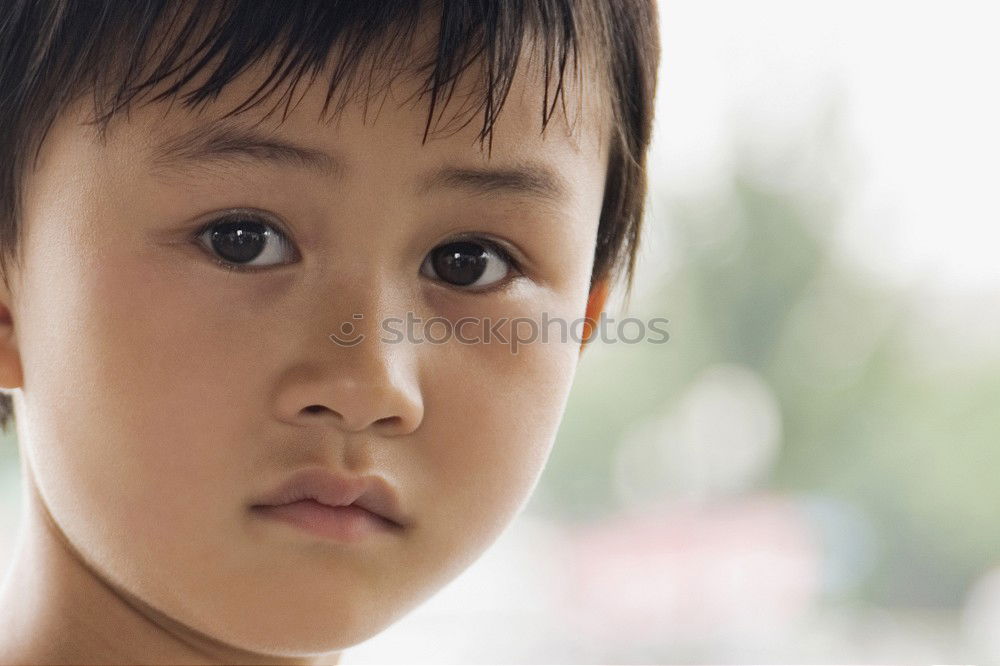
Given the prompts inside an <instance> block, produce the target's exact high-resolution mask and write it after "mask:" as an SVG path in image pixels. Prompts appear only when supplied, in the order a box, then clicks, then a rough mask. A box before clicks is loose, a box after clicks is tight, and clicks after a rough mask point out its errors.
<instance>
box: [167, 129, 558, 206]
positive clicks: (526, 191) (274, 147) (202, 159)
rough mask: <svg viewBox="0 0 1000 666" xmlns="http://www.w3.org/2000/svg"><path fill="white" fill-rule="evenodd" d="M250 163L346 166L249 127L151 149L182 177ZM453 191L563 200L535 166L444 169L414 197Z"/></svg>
mask: <svg viewBox="0 0 1000 666" xmlns="http://www.w3.org/2000/svg"><path fill="white" fill-rule="evenodd" d="M243 160H250V161H252V162H257V163H260V164H264V165H267V166H272V167H292V168H296V169H304V170H308V171H312V172H314V173H316V174H318V175H320V176H323V177H326V178H331V179H333V180H341V179H343V178H344V176H345V175H346V173H347V170H348V167H347V164H346V162H345V161H344V160H343V159H342V158H341V157H339V156H337V155H335V154H331V153H329V152H326V151H323V150H318V149H316V148H310V147H307V146H302V145H299V144H296V143H294V142H292V141H288V140H286V139H283V138H281V137H278V136H275V135H271V134H268V133H266V132H259V131H257V130H254V129H253V128H249V127H242V126H237V125H229V124H225V123H209V124H207V125H202V126H199V127H196V128H194V129H192V130H189V131H187V132H184V133H183V134H181V135H179V136H177V137H174V138H171V139H169V140H167V141H166V142H164V143H162V144H159V145H158V146H156V147H155V148H154V150H153V157H152V162H153V166H154V170H156V171H160V172H181V173H183V172H184V171H185V169H186V168H188V167H191V166H195V165H199V164H202V165H211V164H213V163H215V164H219V163H235V162H240V161H243ZM441 189H452V190H459V191H465V192H468V193H470V194H474V195H486V194H513V195H520V196H525V197H528V198H533V199H539V200H542V201H546V202H550V203H551V202H561V201H565V200H566V199H567V197H568V193H569V188H568V186H567V184H566V182H565V180H564V179H563V178H562V177H560V176H559V175H558V174H557V173H556V171H555V170H554V169H552V168H551V167H549V166H548V165H546V164H543V163H540V162H534V161H529V162H521V163H518V164H515V165H512V166H505V167H466V166H451V165H445V166H441V167H438V168H437V169H434V170H432V171H431V172H429V173H427V174H424V175H423V176H421V177H419V178H418V179H417V181H416V183H415V191H416V192H417V193H418V194H426V193H428V192H431V191H433V190H441Z"/></svg>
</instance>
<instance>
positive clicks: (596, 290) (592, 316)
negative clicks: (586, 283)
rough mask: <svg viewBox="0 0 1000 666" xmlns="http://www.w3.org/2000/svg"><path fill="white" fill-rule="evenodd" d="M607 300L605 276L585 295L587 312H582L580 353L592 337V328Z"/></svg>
mask: <svg viewBox="0 0 1000 666" xmlns="http://www.w3.org/2000/svg"><path fill="white" fill-rule="evenodd" d="M607 300H608V280H607V278H603V279H601V280H598V281H597V282H595V283H594V286H593V287H591V289H590V296H588V297H587V312H586V313H585V314H584V317H585V318H586V320H585V322H584V325H583V342H581V343H580V354H581V355H582V354H583V350H584V349H585V348H586V346H587V343H588V342H590V341H591V340H592V339H593V336H594V330H595V328H596V327H597V325H598V322H599V321H600V318H601V313H602V312H603V311H604V304H605V302H607Z"/></svg>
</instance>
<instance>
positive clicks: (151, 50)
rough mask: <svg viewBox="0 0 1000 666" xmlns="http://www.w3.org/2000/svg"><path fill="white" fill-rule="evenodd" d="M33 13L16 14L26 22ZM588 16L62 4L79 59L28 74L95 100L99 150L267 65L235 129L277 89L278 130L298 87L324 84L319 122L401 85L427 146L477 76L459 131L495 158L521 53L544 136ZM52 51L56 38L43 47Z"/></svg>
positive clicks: (421, 5) (471, 5) (233, 1)
mask: <svg viewBox="0 0 1000 666" xmlns="http://www.w3.org/2000/svg"><path fill="white" fill-rule="evenodd" d="M30 4H34V3H22V9H24V8H25V7H26V6H27V5H30ZM581 6H582V5H581V3H574V2H573V0H541V1H539V0H532V1H526V0H478V1H476V0H438V1H435V2H426V1H425V2H420V0H398V1H383V0H379V1H359V0H297V1H270V0H229V1H226V2H211V3H187V2H176V0H173V1H172V0H133V1H132V2H107V1H105V2H71V1H69V0H67V1H64V2H56V3H53V4H52V5H51V7H54V9H53V11H55V12H58V13H59V16H57V17H50V19H51V18H55V20H53V21H51V23H50V25H53V26H54V27H55V30H61V31H65V32H64V36H60V37H58V38H59V39H63V40H65V37H66V36H70V37H71V38H72V39H74V40H77V41H78V43H77V44H76V48H74V49H72V50H73V51H74V52H75V53H76V54H77V57H76V58H74V59H73V62H64V63H57V62H56V63H54V62H52V60H51V58H49V57H47V55H48V54H47V50H48V44H45V43H42V44H40V45H39V47H38V52H37V53H36V57H35V59H34V60H33V65H34V66H35V67H55V68H56V69H57V70H61V71H60V73H61V74H62V76H56V77H54V78H56V79H62V81H63V82H64V84H65V85H63V86H61V87H60V88H61V90H63V91H66V94H67V95H68V96H71V97H75V96H79V95H82V94H84V93H86V92H88V91H92V92H93V94H94V116H93V121H92V123H91V124H94V125H96V126H97V131H98V134H99V136H100V137H102V138H103V137H104V134H105V132H106V131H107V127H108V124H109V123H110V121H111V120H112V118H113V117H114V116H115V115H117V114H118V113H120V112H121V111H122V110H123V109H127V108H128V106H129V105H130V104H132V103H133V102H134V101H135V100H136V99H137V98H138V97H140V96H141V95H144V94H147V93H154V92H155V94H154V95H153V96H152V98H151V99H150V100H149V101H150V102H157V101H161V100H166V99H169V98H174V97H178V98H179V99H180V101H181V103H182V104H183V106H184V107H186V108H189V109H196V108H197V107H198V106H199V105H203V104H205V103H206V102H209V101H212V100H213V99H215V98H216V97H217V96H218V95H219V93H220V92H221V90H222V89H223V88H224V87H225V86H226V85H227V84H228V83H230V82H231V81H232V80H233V79H234V78H236V77H237V76H238V75H239V74H241V73H242V72H244V71H245V70H247V69H249V68H251V67H252V66H254V65H257V64H258V63H262V62H263V63H267V64H269V65H270V68H269V69H268V70H266V71H267V73H266V76H265V79H264V83H262V84H261V85H260V87H258V88H257V89H256V90H255V91H254V92H253V93H252V94H251V95H250V96H249V97H248V98H247V99H246V100H244V101H243V102H241V103H240V104H238V105H237V106H236V107H235V108H233V109H232V110H231V111H229V112H228V113H227V114H226V116H227V117H228V116H230V115H235V114H238V113H241V112H243V111H246V110H248V109H251V108H253V107H255V106H257V105H259V104H261V103H262V102H264V101H265V100H267V99H270V98H271V97H272V96H273V95H274V94H275V93H276V92H278V90H279V89H280V88H282V87H283V88H284V91H283V92H282V93H281V94H280V95H278V97H277V101H276V102H275V104H274V106H273V107H272V108H271V109H270V110H269V111H268V112H267V115H270V114H272V113H274V112H276V111H277V110H278V109H279V108H281V107H282V106H283V107H284V112H283V117H284V115H287V113H288V108H289V105H290V104H291V103H292V98H293V96H294V91H295V88H296V86H297V85H298V84H299V83H300V81H301V80H302V79H303V78H308V79H309V83H310V84H311V83H312V81H313V80H314V79H315V78H316V77H317V75H318V74H319V73H320V72H321V71H323V70H324V69H328V70H329V81H328V84H327V94H326V99H325V102H324V105H323V113H324V114H325V113H326V112H327V110H328V109H329V107H330V105H331V102H332V101H333V98H334V96H335V95H337V94H339V97H338V101H337V104H336V105H335V106H334V111H335V113H337V112H339V111H340V110H342V109H343V107H344V106H345V105H346V104H347V103H348V102H349V101H350V100H351V99H352V98H353V97H354V96H356V94H357V93H359V92H363V93H364V102H365V105H366V107H367V103H368V100H369V98H370V97H371V95H372V91H373V89H377V88H378V84H379V83H381V84H383V85H388V84H391V82H392V80H393V79H394V78H395V77H396V76H398V75H400V74H402V73H406V74H407V75H409V76H415V77H416V78H417V80H418V81H419V82H420V87H419V89H418V93H417V96H418V97H419V98H424V97H427V99H428V107H429V108H428V114H427V122H426V125H425V128H424V135H423V141H424V142H426V141H427V138H428V135H429V134H430V133H431V127H432V124H433V123H434V117H435V114H436V113H437V114H438V115H439V118H438V119H439V120H440V115H441V112H442V111H443V109H444V107H446V106H447V105H448V103H449V101H450V100H451V98H452V96H453V94H454V93H455V89H456V86H457V84H458V81H459V79H460V77H461V76H462V75H463V73H464V72H466V71H468V70H469V69H470V68H472V67H473V66H478V67H479V69H480V72H479V73H478V76H473V80H474V81H475V82H476V84H477V85H476V88H475V90H474V92H472V93H470V97H469V99H467V100H465V103H466V104H471V113H470V115H469V118H468V120H466V121H465V123H464V124H463V125H462V127H465V126H466V125H468V124H469V123H470V122H472V120H473V119H474V118H475V117H476V116H477V115H479V114H482V127H481V130H480V132H479V134H478V140H479V141H480V144H482V143H483V142H484V141H488V143H489V148H490V149H492V138H493V125H494V123H495V122H496V119H497V117H498V115H499V112H500V110H501V108H502V107H503V104H504V101H505V99H506V97H507V94H508V92H509V90H510V87H511V82H512V80H513V78H514V75H515V71H516V69H517V66H518V62H519V59H520V58H521V57H522V49H523V47H524V45H525V44H526V43H529V44H532V45H533V46H534V47H535V48H538V49H540V52H541V55H542V63H541V64H542V68H543V69H542V75H543V83H544V93H543V95H544V98H543V101H542V108H541V109H540V113H541V121H542V130H543V131H544V129H545V127H546V126H547V125H548V123H549V121H550V119H551V117H552V115H553V114H554V112H555V110H556V107H557V105H558V104H560V102H561V104H562V109H563V112H564V113H565V102H566V100H565V92H564V77H565V76H566V73H567V67H568V65H569V64H570V62H569V61H570V60H572V68H573V69H572V72H574V73H575V74H576V75H577V76H579V75H580V63H579V62H578V55H579V54H578V50H579V49H578V46H579V45H578V42H579V41H580V36H581V33H582V31H583V28H584V23H585V22H584V21H582V20H581V17H580V16H579V15H578V14H579V13H580V12H581V9H580V7H581ZM27 11H30V10H27ZM425 23H427V24H433V23H436V30H430V31H428V32H429V34H431V35H432V36H433V37H436V40H434V41H429V42H427V43H424V44H418V45H416V48H414V46H415V45H414V39H415V36H416V35H418V34H420V32H421V31H419V30H418V27H420V26H421V25H423V24H425ZM430 27H434V26H433V25H431V26H430ZM55 30H54V31H53V32H55ZM53 38H54V35H53V34H51V33H50V35H49V39H48V41H49V42H50V43H51V42H52V41H53ZM43 41H44V40H43ZM62 52H64V53H65V52H66V49H65V48H64V49H63V50H62ZM404 58H405V59H406V61H405V62H404ZM362 68H363V69H364V71H359V70H362ZM473 74H476V72H473ZM383 79H384V80H383ZM159 88H164V89H163V90H157V89H159ZM185 88H189V90H186V91H185ZM182 92H183V94H182ZM64 101H69V100H64Z"/></svg>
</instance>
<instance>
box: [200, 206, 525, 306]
mask: <svg viewBox="0 0 1000 666" xmlns="http://www.w3.org/2000/svg"><path fill="white" fill-rule="evenodd" d="M234 218H250V219H252V220H253V221H254V222H259V223H261V224H262V225H263V226H265V227H268V228H269V229H272V230H274V231H275V232H277V234H279V235H280V236H282V237H283V238H284V239H285V242H287V243H289V245H290V246H291V247H292V249H293V250H295V248H294V245H292V243H291V237H290V236H289V235H288V234H287V233H285V231H284V230H283V229H282V228H281V227H280V226H279V225H277V224H276V223H274V222H272V221H271V220H270V218H268V217H265V216H262V215H259V214H256V213H233V214H228V215H222V216H220V217H216V218H214V219H212V220H211V221H210V222H208V223H207V224H204V225H202V226H201V227H199V228H198V229H197V231H195V233H194V235H193V241H194V242H195V243H196V244H197V245H200V246H201V247H202V248H203V249H204V250H205V252H207V253H208V255H209V258H210V259H211V260H212V261H213V263H215V264H216V265H217V266H219V267H220V268H223V269H225V270H227V271H230V272H232V273H261V272H264V271H266V270H268V269H271V268H275V266H258V267H248V266H241V265H239V264H234V263H232V262H228V261H226V260H225V259H222V258H220V257H219V256H217V255H216V254H215V253H214V252H213V251H212V249H211V248H210V247H208V246H206V244H205V243H203V242H202V241H201V240H200V239H201V237H202V236H203V235H204V234H205V232H207V231H209V230H210V229H212V228H213V227H216V226H218V225H219V224H221V223H223V222H227V221H230V220H232V219H234ZM459 241H470V242H472V241H474V242H476V243H480V244H482V245H483V246H485V247H487V248H489V249H490V250H492V251H493V252H496V253H497V254H498V255H499V256H500V258H501V259H502V260H503V261H504V262H505V263H506V264H507V265H508V266H509V267H510V270H509V273H508V275H507V276H505V277H504V278H503V279H501V280H499V281H498V282H496V283H494V284H491V285H489V286H486V287H482V288H479V289H475V288H462V287H459V286H457V285H453V284H450V283H448V282H445V281H443V280H433V279H432V278H428V279H432V280H433V281H434V282H436V283H438V284H441V285H443V286H445V287H451V288H453V289H455V290H457V291H461V292H467V293H488V292H491V291H499V290H502V289H504V288H506V287H507V286H508V285H509V284H510V282H512V281H513V280H514V279H516V278H517V277H519V276H521V275H523V273H524V271H523V270H522V268H521V263H520V262H519V261H518V260H517V259H516V258H515V257H514V255H513V254H512V253H511V252H510V251H509V250H508V249H507V248H506V247H504V245H503V244H501V243H500V242H499V241H496V240H493V239H492V238H488V237H485V236H481V235H477V234H474V233H462V234H459V235H457V236H453V237H452V238H449V239H446V240H444V241H441V242H440V243H438V244H437V245H435V246H434V247H433V248H431V251H434V250H435V249H437V248H438V247H440V246H442V245H446V244H448V243H454V242H459ZM295 254H296V261H297V260H298V259H301V256H300V255H299V253H298V250H295ZM288 263H294V261H292V262H288ZM279 265H286V264H279ZM421 277H424V276H422V275H421Z"/></svg>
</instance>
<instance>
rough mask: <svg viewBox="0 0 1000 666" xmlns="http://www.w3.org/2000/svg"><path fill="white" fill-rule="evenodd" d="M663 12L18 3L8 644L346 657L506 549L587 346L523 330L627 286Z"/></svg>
mask: <svg viewBox="0 0 1000 666" xmlns="http://www.w3.org/2000/svg"><path fill="white" fill-rule="evenodd" d="M653 1H654V0H578V1H574V2H571V1H570V0H525V1H524V2H512V1H510V0H480V1H479V2H468V1H467V0H442V1H441V2H437V3H418V2H416V1H414V0H411V1H410V2H406V1H403V0H393V1H389V0H382V1H379V2H350V1H346V2H335V1H333V0H315V1H304V0H302V1H297V2H287V1H282V2H279V1H274V2H271V1H263V0H256V1H253V0H233V1H230V2H224V3H223V2H219V3H204V2H198V3H192V2H180V1H175V2H168V1H165V0H92V1H88V2H84V1H82V0H13V1H12V2H9V3H7V5H6V6H5V7H4V12H3V16H2V17H0V117H2V123H0V150H2V151H3V152H2V159H0V202H2V211H0V250H2V252H0V258H2V259H3V265H2V267H3V278H4V280H3V283H4V284H3V287H2V289H0V386H2V387H4V388H5V390H6V394H5V395H3V396H2V397H3V399H4V402H3V405H2V408H3V412H2V417H3V421H4V424H5V425H6V421H7V420H8V418H10V417H12V416H13V415H14V414H16V432H17V439H18V444H19V448H20V455H21V462H22V475H23V476H22V478H23V483H24V505H23V507H24V512H23V514H22V516H21V524H22V530H21V532H20V533H19V535H18V540H17V545H16V551H15V554H14V557H13V561H12V563H11V565H10V568H9V569H8V571H7V575H6V577H5V579H4V581H3V587H2V590H0V663H4V664H8V663H18V664H20V663H24V664H27V663H188V664H195V663H199V664H201V663H228V664H236V663H240V664H252V663H259V664H264V663H269V664H271V663H274V664H276V663H288V664H335V663H338V661H339V658H340V651H342V650H344V649H345V648H348V647H350V646H352V645H356V644H357V643H360V642H362V641H364V640H366V639H368V638H370V637H371V636H373V635H375V634H376V633H378V632H379V631H381V630H382V629H384V628H385V627H387V626H388V625H390V624H392V623H393V622H394V621H396V620H397V619H399V618H400V617H401V616H402V615H404V614H405V613H406V612H407V611H408V610H410V609H412V608H413V607H415V606H416V605H417V604H419V603H420V602H421V601H423V600H425V599H426V598H427V597H429V596H430V595H431V594H433V593H434V592H435V591H436V590H438V589H439V588H441V587H442V586H443V585H444V584H445V583H447V582H448V581H449V580H451V579H453V578H454V577H455V576H457V575H458V573H459V572H461V571H462V570H463V569H464V568H465V567H467V566H468V565H469V564H470V563H472V562H473V561H474V560H475V559H476V558H477V557H478V556H479V555H480V554H481V553H482V552H483V551H484V550H485V549H486V548H487V547H488V546H489V545H490V544H491V543H492V542H494V540H495V539H496V538H497V537H498V536H499V534H500V533H501V531H502V530H503V529H504V528H505V527H506V526H507V525H508V524H509V523H510V521H511V520H512V519H513V517H514V516H515V515H516V514H517V512H518V511H519V510H520V508H521V507H522V506H523V505H524V504H525V502H526V500H527V499H528V496H529V495H530V493H531V491H532V489H533V488H534V485H535V483H536V481H537V479H538V478H539V475H540V474H541V471H542V468H543V466H544V465H545V462H546V460H547V458H548V455H549V452H550V448H551V445H552V442H553V440H554V438H555V435H556V430H557V426H558V424H559V421H560V419H561V416H562V413H563V408H564V404H565V401H566V398H567V394H568V392H569V389H570V385H571V382H572V379H573V376H574V371H575V368H576V365H577V362H578V360H579V358H580V354H581V352H582V349H583V345H582V344H581V342H580V337H579V336H577V337H575V338H574V337H573V336H572V335H570V336H568V337H567V336H563V337H558V336H553V335H550V336H549V337H548V340H547V341H546V342H544V343H542V342H540V341H537V340H534V339H532V340H529V341H528V342H531V343H530V344H525V342H526V341H525V339H524V332H523V331H524V327H521V331H520V332H519V333H518V332H516V331H515V330H514V329H515V328H517V327H518V325H520V324H524V323H525V322H527V323H529V324H530V323H537V322H539V321H541V320H542V319H543V315H544V316H545V317H547V319H548V320H549V321H552V320H561V321H563V322H570V323H572V322H574V321H576V320H579V319H580V318H581V317H584V316H586V317H589V318H591V319H592V320H593V319H596V318H597V317H598V316H599V314H600V313H601V311H602V308H603V306H604V299H605V296H606V294H607V291H608V287H609V285H610V284H612V283H613V282H614V280H615V279H616V278H618V277H620V276H623V275H624V276H626V277H627V278H628V281H629V282H630V280H631V274H632V266H633V263H634V256H635V247H636V242H637V238H638V232H639V224H640V220H641V217H642V209H643V199H644V196H645V188H646V185H645V175H644V173H645V171H644V168H645V167H644V165H645V154H646V149H647V145H648V143H649V138H650V125H651V119H652V108H653V94H654V89H655V71H656V66H657V60H658V57H659V45H658V35H657V31H656V25H657V21H656V15H655V7H654V5H653ZM335 97H336V99H334V98H335ZM501 107H502V110H503V113H500V109H501ZM446 109H447V111H448V113H445V110H446ZM476 118H481V119H482V123H481V124H477V123H475V122H473V121H474V120H475V119H476ZM403 322H406V326H407V327H408V328H406V330H405V334H402V333H401V331H402V327H403ZM528 328H531V327H530V326H529V327H528ZM558 330H559V329H558V327H555V328H553V329H552V331H558ZM570 330H571V331H573V330H579V327H578V326H577V327H575V329H574V327H572V326H571V327H570ZM390 331H391V332H393V334H391V335H390V334H389V332H390ZM515 333H517V335H518V336H519V337H518V339H519V340H520V342H521V344H520V345H519V346H518V347H517V349H516V353H514V350H513V349H512V346H511V344H510V342H509V341H510V340H511V336H512V335H513V334H515ZM11 398H13V401H12V402H11ZM442 640H447V637H442Z"/></svg>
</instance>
